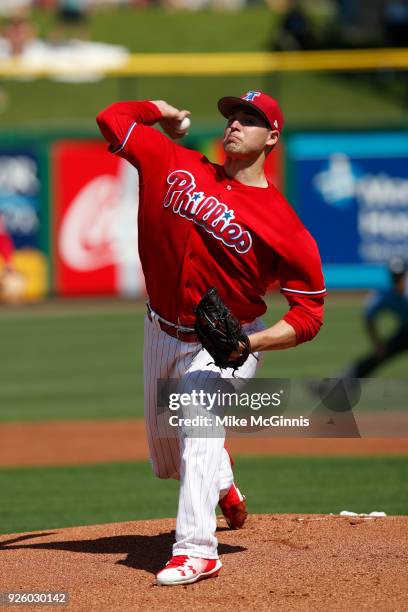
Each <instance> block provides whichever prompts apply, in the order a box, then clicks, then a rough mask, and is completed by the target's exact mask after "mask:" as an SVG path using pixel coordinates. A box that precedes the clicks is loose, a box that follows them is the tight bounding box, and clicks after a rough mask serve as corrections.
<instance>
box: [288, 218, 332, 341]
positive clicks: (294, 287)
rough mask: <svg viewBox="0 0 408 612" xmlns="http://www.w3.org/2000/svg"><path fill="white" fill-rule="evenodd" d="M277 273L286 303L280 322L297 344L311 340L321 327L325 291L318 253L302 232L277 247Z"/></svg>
mask: <svg viewBox="0 0 408 612" xmlns="http://www.w3.org/2000/svg"><path fill="white" fill-rule="evenodd" d="M277 270H278V278H279V283H280V291H281V293H282V294H283V295H284V296H285V297H286V299H287V301H288V303H289V311H288V312H287V314H286V315H285V316H284V317H283V319H284V320H285V321H286V322H287V323H289V325H291V326H292V327H293V328H294V330H295V332H296V342H297V344H301V343H302V342H307V341H308V340H312V338H314V336H315V335H316V334H317V333H318V331H319V329H320V327H321V326H322V325H323V304H324V299H323V298H324V297H325V296H326V295H327V291H326V288H325V286H324V278H323V273H322V265H321V260H320V254H319V250H318V248H317V244H316V242H315V240H314V239H313V238H312V236H311V235H310V233H309V232H308V231H307V229H306V228H304V227H302V228H301V229H300V230H299V231H297V232H296V233H295V234H294V235H292V237H290V238H289V239H287V240H285V242H283V243H281V244H280V245H279V248H278V263H277Z"/></svg>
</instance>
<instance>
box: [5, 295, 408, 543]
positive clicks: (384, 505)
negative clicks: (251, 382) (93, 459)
mask: <svg viewBox="0 0 408 612" xmlns="http://www.w3.org/2000/svg"><path fill="white" fill-rule="evenodd" d="M327 302H328V303H327V313H326V322H325V326H324V327H323V329H322V331H321V332H320V334H319V336H318V337H317V338H316V339H315V340H314V341H313V342H311V343H307V344H304V345H302V346H300V347H297V348H296V349H295V350H288V351H279V352H275V353H269V354H267V356H266V359H265V363H264V366H263V368H262V370H261V371H260V375H261V376H262V377H321V376H330V375H333V374H334V373H335V372H336V371H337V370H338V369H339V368H341V367H342V366H343V365H344V364H345V363H347V362H348V361H349V360H350V359H352V358H354V357H356V356H358V355H360V354H361V353H362V352H363V351H365V350H366V349H367V339H366V337H365V335H364V332H363V328H362V324H361V321H360V311H361V297H358V296H353V295H350V296H336V295H332V296H331V297H330V298H329V299H328V300H327ZM284 309H285V302H284V300H283V298H281V297H280V296H277V297H274V298H273V299H272V300H271V301H270V304H269V310H268V315H267V317H266V319H265V320H266V322H267V323H272V322H273V321H274V320H275V319H277V318H278V317H279V316H280V315H281V314H282V312H283V311H284ZM143 313H144V307H143V305H142V304H141V303H139V304H136V303H135V304H133V303H121V302H119V303H115V302H107V303H102V304H101V303H98V302H95V303H94V305H92V303H91V304H90V302H89V301H87V303H86V306H85V305H84V306H83V307H82V306H81V303H79V304H75V305H71V306H69V305H67V304H62V305H61V304H59V303H57V304H55V305H53V304H52V303H51V304H50V305H45V306H39V307H34V308H29V309H21V310H19V309H17V310H8V309H2V310H0V328H1V343H0V361H1V364H2V367H1V373H0V421H3V422H6V421H20V422H28V421H43V420H64V419H91V420H92V419H95V420H96V419H121V418H129V417H141V415H142V405H143V389H142V323H143ZM407 365H408V356H406V355H405V356H403V357H400V358H399V359H396V360H395V361H394V362H393V363H390V364H389V365H388V366H387V367H385V368H384V369H382V370H381V371H380V372H379V373H378V374H379V375H381V376H387V377H394V378H398V377H400V378H404V377H406V371H407ZM0 434H1V423H0ZM0 452H1V450H0ZM236 474H237V478H238V482H239V483H240V485H242V488H243V490H244V491H245V492H246V493H247V495H248V499H249V506H250V510H251V511H252V512H259V513H264V512H265V513H269V512H272V513H274V512H277V513H279V512H300V513H303V512H308V513H309V512H323V513H326V512H333V513H338V512H340V511H341V510H344V509H347V510H354V511H358V512H366V511H371V510H384V511H385V512H387V513H389V514H404V513H405V514H406V513H407V503H408V499H407V487H406V475H407V459H406V458H404V457H400V458H399V457H392V458H386V457H372V458H370V457H364V458H353V457H344V458H343V457H341V458H340V457H338V458H334V457H323V458H320V457H296V458H295V457H293V458H291V457H285V458H276V457H271V458H267V457H262V458H248V457H242V458H240V459H239V461H238V465H237V469H236ZM0 491H1V495H0V532H1V533H12V532H18V531H30V530H41V529H55V528H59V527H64V526H71V525H82V524H93V523H105V522H111V521H124V520H136V519H148V518H158V517H167V516H175V514H176V504H177V483H176V482H172V481H158V480H157V479H155V478H154V477H153V474H152V472H151V470H150V466H149V465H148V462H147V461H146V462H141V463H114V464H107V465H84V466H79V467H77V466H75V467H49V468H32V469H30V468H21V469H19V468H15V469H4V468H3V469H0Z"/></svg>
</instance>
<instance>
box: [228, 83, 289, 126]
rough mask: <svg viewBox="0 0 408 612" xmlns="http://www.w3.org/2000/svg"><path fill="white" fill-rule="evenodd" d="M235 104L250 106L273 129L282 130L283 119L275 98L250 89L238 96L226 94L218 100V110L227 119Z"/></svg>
mask: <svg viewBox="0 0 408 612" xmlns="http://www.w3.org/2000/svg"><path fill="white" fill-rule="evenodd" d="M237 106H246V107H247V108H252V109H253V110H255V111H256V112H257V113H259V114H260V115H261V116H262V117H263V118H264V119H265V121H266V122H267V123H268V124H269V125H270V127H271V128H272V129H273V130H278V131H279V132H281V131H282V129H283V123H284V119H283V113H282V111H281V109H280V106H279V104H278V102H277V100H275V98H271V96H268V95H267V94H266V93H264V92H263V91H259V90H258V91H252V90H251V91H247V93H246V94H244V95H243V96H241V97H240V98H235V97H233V96H226V97H224V98H221V99H220V100H218V110H219V111H220V113H221V114H222V115H224V117H226V118H227V119H228V117H229V115H230V114H231V112H232V111H233V109H234V108H236V107H237Z"/></svg>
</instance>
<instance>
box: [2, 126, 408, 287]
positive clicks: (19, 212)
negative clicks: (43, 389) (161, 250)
mask: <svg viewBox="0 0 408 612" xmlns="http://www.w3.org/2000/svg"><path fill="white" fill-rule="evenodd" d="M218 136H219V131H218V130H215V129H214V130H208V129H206V130H199V129H197V130H192V132H191V134H190V135H189V136H188V137H187V138H186V139H185V144H186V146H188V147H191V148H194V149H197V150H199V151H201V152H202V153H204V154H205V155H206V156H207V157H209V158H210V159H212V160H213V161H216V162H219V163H222V161H223V150H222V146H221V142H220V139H219V137H218ZM267 174H268V178H270V179H271V180H272V181H273V182H274V183H275V184H276V185H277V186H278V188H280V189H282V190H283V191H284V192H285V193H286V195H287V196H288V198H289V200H290V201H291V203H292V204H293V205H294V206H295V207H296V208H297V210H298V212H299V214H300V216H301V218H302V219H303V221H304V222H305V224H306V226H307V227H308V228H309V229H310V230H311V232H312V233H313V235H314V236H315V238H316V240H317V242H318V244H319V248H320V251H321V254H322V259H323V263H324V268H325V276H326V281H327V285H328V287H329V288H344V289H361V288H374V287H380V286H384V284H385V283H386V281H387V275H386V271H385V270H386V269H385V265H384V264H385V263H386V262H387V261H389V259H390V258H391V257H393V256H396V255H398V256H400V257H403V258H405V259H407V260H408V132H403V131H398V132H397V131H395V132H391V131H388V132H384V131H379V132H355V131H354V132H302V133H297V132H296V133H295V132H293V133H290V132H287V133H286V134H285V135H284V137H283V141H282V142H281V143H280V145H279V146H278V148H277V150H276V151H274V152H273V153H272V154H271V156H270V158H269V160H268V165H267ZM137 195H138V174H137V171H136V170H135V169H134V168H132V167H131V166H130V165H129V164H127V163H126V162H124V161H123V160H122V159H120V158H117V157H115V156H113V155H110V154H109V153H107V151H106V146H105V144H104V143H103V142H102V141H101V140H100V139H99V138H98V137H97V135H96V132H89V133H81V134H80V133H77V134H72V133H71V134H66V133H65V134H64V133H54V134H32V135H29V136H27V135H24V136H22V135H16V134H13V135H10V136H7V135H3V136H1V137H0V210H1V211H2V212H3V213H4V216H5V219H6V224H7V227H8V229H9V231H10V233H11V235H12V237H13V239H14V242H15V245H16V253H15V255H14V263H15V267H16V268H17V269H19V270H21V272H22V273H23V274H24V275H25V276H26V278H27V279H28V284H27V297H28V298H30V299H41V298H42V297H44V296H46V295H48V294H56V295H61V296H75V295H125V296H142V295H143V294H144V281H143V275H142V272H141V269H140V264H139V259H138V252H137V223H136V217H137Z"/></svg>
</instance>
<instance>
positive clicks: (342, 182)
mask: <svg viewBox="0 0 408 612" xmlns="http://www.w3.org/2000/svg"><path fill="white" fill-rule="evenodd" d="M407 47H408V1H407V0H304V1H302V0H247V1H245V0H32V1H30V0H1V1H0V268H1V270H0V275H1V276H2V283H1V291H2V294H1V299H0V329H1V332H0V359H1V369H0V421H1V424H0V460H1V461H2V463H1V465H3V468H2V469H0V490H2V491H3V492H4V495H3V496H2V498H1V499H2V500H3V505H1V504H2V502H1V500H0V517H1V519H2V526H3V527H2V528H3V531H4V532H10V531H12V530H15V531H18V530H24V529H31V528H43V527H46V526H50V525H51V524H52V525H55V526H58V525H59V526H61V525H62V524H78V523H82V522H104V521H108V520H122V519H123V518H137V517H146V518H148V517H150V516H167V515H174V512H175V499H174V496H173V493H172V494H171V495H170V493H169V492H170V491H171V492H172V491H173V489H172V487H173V485H174V483H164V484H163V483H159V484H157V483H155V482H154V481H153V478H152V477H151V476H150V472H149V468H148V466H147V462H146V461H145V460H144V461H142V463H140V464H139V463H138V464H137V465H136V464H135V463H131V464H126V465H125V464H124V463H121V461H122V462H123V461H126V460H128V459H134V458H135V457H133V455H132V448H133V447H132V444H133V445H134V447H135V450H136V446H137V444H139V442H137V443H136V442H132V439H134V438H132V437H130V438H129V440H128V444H129V448H130V451H129V452H130V456H126V453H125V454H124V455H121V454H120V450H119V451H118V452H117V453H116V454H115V453H113V455H109V453H108V454H107V455H106V456H105V457H104V456H103V453H102V455H101V454H99V455H98V456H96V455H95V454H92V453H93V451H92V452H91V451H89V457H87V449H90V448H91V447H95V446H98V447H99V448H100V449H102V450H103V448H104V445H106V447H108V446H109V445H112V442H114V440H112V437H114V435H113V434H112V436H110V437H109V436H108V435H107V434H106V431H109V427H111V428H112V429H111V431H112V432H113V431H117V430H115V427H116V426H119V425H120V424H122V425H123V428H122V429H121V430H120V431H121V434H120V435H124V434H123V432H124V430H126V431H128V432H134V431H135V430H134V429H132V427H138V423H140V421H139V420H138V419H141V418H142V414H143V388H142V371H141V358H142V355H141V349H142V320H143V315H144V298H145V292H144V282H143V277H142V274H141V270H140V266H139V261H138V253H137V225H136V217H137V193H138V175H137V172H136V171H135V170H134V169H133V168H132V167H131V166H130V165H127V164H126V163H125V162H123V161H122V160H120V159H118V158H116V157H115V156H112V155H109V154H108V153H107V151H106V146H105V144H104V142H102V140H101V138H100V136H99V133H98V131H97V128H96V124H95V116H96V114H97V113H98V112H99V111H100V110H101V109H102V108H104V107H106V106H107V105H109V104H110V103H112V102H114V101H117V100H119V99H165V100H167V101H168V102H170V103H171V104H173V105H175V106H178V107H181V108H187V109H189V110H190V111H191V116H192V127H191V130H190V133H189V135H188V136H187V137H186V138H185V139H184V144H185V145H186V146H188V147H191V148H196V149H198V150H200V151H202V152H203V153H205V154H206V155H207V156H208V157H209V158H210V159H212V160H213V161H219V162H222V159H223V157H222V148H221V141H220V136H221V134H222V130H223V127H224V120H223V118H222V117H221V116H220V115H219V113H218V111H217V108H216V101H217V99H218V98H219V97H221V96H223V95H242V94H243V93H244V92H246V91H247V90H249V89H257V88H261V89H263V90H265V91H266V92H267V93H269V94H271V95H273V96H275V97H277V98H278V99H279V100H280V103H281V106H282V108H283V110H284V112H285V116H286V128H285V130H284V133H283V136H282V139H281V142H280V144H279V146H278V148H277V149H276V151H274V153H273V155H272V156H271V159H270V161H269V164H268V175H269V177H270V178H271V179H272V180H273V181H274V182H275V184H276V185H277V187H278V188H279V189H281V190H282V191H283V193H284V194H285V195H286V196H287V198H288V199H289V201H290V202H291V204H292V205H293V206H294V207H295V208H296V210H297V211H298V213H299V215H300V216H301V218H302V220H303V221H304V223H305V224H306V226H307V227H308V228H309V229H310V231H311V232H312V234H313V235H314V236H315V238H316V240H317V242H318V244H319V247H320V252H321V254H322V259H323V264H324V272H325V277H326V283H327V286H328V288H329V290H330V295H329V297H328V298H327V310H326V312H327V314H326V320H325V325H324V327H323V329H322V331H321V332H320V334H319V336H318V337H317V338H316V340H315V341H314V342H312V343H310V344H306V345H303V346H300V347H298V348H297V349H296V350H295V351H284V352H280V353H279V355H277V354H272V353H271V354H268V355H267V356H266V359H265V365H264V368H263V370H262V372H261V375H262V376H264V377H268V376H270V377H316V378H318V377H325V376H336V375H338V373H339V372H344V371H347V372H351V371H353V372H355V371H356V370H355V369H354V370H352V368H354V367H357V366H356V364H357V365H359V364H360V365H361V362H362V361H364V360H367V358H371V360H373V359H374V363H373V364H372V367H371V369H369V371H368V373H365V374H364V375H367V376H368V375H371V376H380V377H385V378H400V379H401V378H404V379H406V377H407V367H408V356H407V352H406V348H407V343H406V337H407V331H406V330H407V327H408V322H407V320H408V315H407V305H406V304H407V301H406V300H407V297H406V283H405V276H404V275H405V269H404V261H405V262H406V261H407V260H408V240H407V238H408V104H407V102H408V48H407ZM396 261H397V264H398V265H399V266H400V269H401V270H402V272H401V273H400V275H399V277H398V278H399V280H398V287H397V288H396V285H395V283H394V281H395V275H394V276H393V275H392V274H390V272H389V265H390V262H394V264H393V265H394V269H395V265H396V264H395V262H396ZM398 262H399V263H398ZM401 266H402V267H401ZM403 277H404V279H403V281H402V282H401V278H403ZM390 292H391V294H392V295H391V297H390ZM393 292H396V293H395V295H396V296H397V297H395V295H394V293H393ZM169 299H171V296H169ZM375 300H377V306H378V301H380V304H381V308H378V307H377V306H375ZM381 300H383V301H382V302H381ZM268 303H269V306H270V307H269V310H268V314H267V317H266V322H267V323H270V324H271V323H272V322H273V321H275V320H276V319H277V318H279V316H280V315H281V314H282V313H283V312H284V310H285V301H284V300H283V299H282V298H281V296H279V294H278V293H277V292H276V291H273V288H272V291H271V293H270V295H269V297H268ZM396 304H397V306H396ZM374 319H375V330H374V332H373V321H374ZM398 334H400V335H401V338H402V340H401V342H400V344H399V345H398V347H397V348H398V350H395V351H394V353H393V354H392V355H391V353H389V354H388V356H387V352H386V351H387V350H388V349H387V346H388V345H387V342H388V341H389V339H390V338H393V337H395V335H398ZM398 337H399V336H398ZM394 344H395V343H394ZM394 349H395V346H394ZM394 349H393V350H394ZM384 357H389V358H384ZM364 363H366V361H364ZM370 363H371V362H370ZM391 408H392V407H391ZM102 421H103V422H104V423H105V425H106V427H107V430H106V431H105V430H104V431H105V434H103V435H105V437H103V435H102V433H101V431H100V430H98V427H99V425H100V422H102ZM74 423H75V424H77V423H79V425H75V427H76V428H75V427H74ZM81 423H82V426H81ZM84 423H87V424H88V426H89V429H88V430H87V431H88V434H87V436H88V437H86V436H85V438H83V437H82V438H80V443H78V444H77V445H76V446H75V440H76V439H77V437H78V436H79V432H81V431H84V430H85V425H84ZM135 423H136V425H135ZM53 424H54V425H55V426H57V425H58V424H59V426H61V427H62V430H61V431H62V432H63V433H62V434H61V436H60V437H58V436H57V434H56V429H55V428H54V429H53V428H52V427H51V429H47V428H48V427H50V426H52V425H53ZM32 427H34V429H30V428H32ZM35 427H36V428H35ZM118 431H119V430H118ZM64 432H65V434H64ZM98 432H99V433H98ZM58 435H59V434H58ZM117 435H118V436H119V437H118V439H117V441H116V446H117V448H119V449H120V447H121V446H122V447H123V446H124V441H123V439H122V438H120V435H119V433H118V434H117ZM132 435H133V433H132ZM98 436H102V437H98ZM78 439H79V438H78ZM53 441H54V442H53ZM47 448H49V449H50V452H49V454H50V457H48V458H46V457H45V454H44V449H47ZM333 449H334V446H332V449H331V451H333ZM356 449H357V450H356V452H358V448H357V447H356ZM68 451H71V455H70V457H71V458H67V459H66V461H64V453H68V454H69V452H68ZM372 452H374V451H373V450H372ZM400 452H401V453H402V454H404V453H405V454H406V449H405V451H404V452H403V451H402V450H401V451H400ZM24 453H26V454H24ZM30 453H31V454H30ZM75 453H78V455H77V457H78V458H80V459H78V458H77V460H76V461H75V460H74V459H73V458H72V456H75ZM143 453H145V454H146V450H145V449H144V450H143V452H142V454H143ZM294 454H296V453H294ZM374 454H376V455H378V452H375V453H374ZM329 455H330V453H329ZM2 456H3V458H2V459H1V457H2ZM67 457H68V455H67ZM112 457H113V458H114V461H115V463H112V464H111V463H109V465H108V466H106V465H103V466H100V465H99V464H100V463H103V461H108V460H109V458H112ZM81 461H83V462H84V465H85V464H86V465H87V467H81V468H78V467H75V468H74V467H67V466H69V465H71V464H72V463H78V462H81ZM271 461H272V459H270V458H268V459H262V460H260V459H259V458H254V457H252V458H246V459H245V460H244V459H242V468H241V470H242V476H241V477H242V479H243V481H244V485H246V486H247V487H248V488H249V491H250V492H251V487H255V488H257V487H258V484H259V489H256V491H255V490H254V498H255V500H258V501H255V506H254V507H253V508H255V510H257V511H301V510H302V508H300V507H299V504H298V500H299V496H298V497H296V498H295V497H291V493H290V491H294V490H297V491H299V490H300V489H301V490H302V491H303V495H304V497H303V500H304V504H303V509H304V510H305V511H310V512H312V511H337V510H341V509H343V508H341V507H340V505H341V502H342V501H343V500H345V499H346V500H348V502H349V504H354V506H355V507H353V508H348V509H356V510H359V511H363V510H368V511H369V510H373V509H376V510H383V509H387V510H388V511H389V512H402V511H403V508H404V507H405V509H406V506H404V503H406V501H407V498H406V489H405V491H404V489H403V487H402V486H401V482H402V473H403V469H406V462H405V459H403V458H402V457H399V458H398V459H397V458H394V459H392V460H391V459H390V458H389V457H385V458H384V457H383V458H382V459H381V458H380V459H379V458H378V457H376V459H375V460H374V459H373V458H372V457H371V456H370V457H368V458H367V459H361V458H360V459H359V460H358V462H357V463H355V462H354V459H350V458H347V459H345V458H342V459H341V460H338V459H336V460H335V459H333V460H332V463H330V461H329V459H328V458H327V457H325V458H324V460H320V459H319V460H317V459H310V460H308V461H305V460H304V458H299V459H295V458H291V461H292V463H290V461H289V463H288V462H287V461H286V460H281V459H279V460H278V459H276V458H275V459H273V461H280V463H279V465H278V464H273V465H274V466H275V467H276V466H277V468H276V469H278V471H279V473H280V474H281V478H282V482H283V481H284V482H288V480H291V479H292V483H293V487H284V489H280V492H279V493H278V494H272V493H271V494H270V497H269V496H268V494H267V493H262V495H261V496H260V497H259V495H260V494H259V491H261V490H264V488H262V475H266V474H270V473H271V472H274V470H273V469H272V470H271V464H270V462H271ZM251 462H252V463H251ZM254 462H255V463H254ZM268 462H269V463H268ZM398 462H399V463H398ZM53 464H55V465H56V464H58V465H63V466H65V467H58V468H56V467H50V466H53ZM97 464H98V465H97ZM374 464H376V465H377V467H376V469H375V470H372V469H371V466H373V465H374ZM23 466H24V467H23ZM90 466H91V467H90ZM254 466H255V467H254ZM328 466H330V468H329V467H328ZM255 469H256V473H257V474H258V480H257V479H255V480H254V479H253V474H254V470H255ZM331 470H333V471H331ZM381 470H382V471H383V472H382V473H383V474H384V479H383V480H384V481H385V480H387V479H388V485H387V486H388V487H390V488H388V489H387V487H386V486H385V485H384V486H383V487H381V488H380V489H379V487H378V481H377V475H378V474H379V473H380V472H381ZM389 470H392V473H393V475H394V477H393V479H392V478H391V479H389V478H388V476H386V475H387V474H388V473H389V472H388V471H389ZM330 471H331V476H330V475H329V472H330ZM333 473H335V474H336V478H335V480H336V482H337V483H338V484H337V487H338V489H336V492H333V489H332V488H330V487H328V482H327V480H326V479H327V478H329V477H330V478H331V479H332V480H333ZM399 473H401V481H400V480H399V478H398V474H399ZM106 479H108V480H106ZM62 482H64V483H65V484H64V485H62V484H61V483H62ZM141 482H143V483H144V484H143V490H144V491H145V492H146V493H145V494H144V497H143V500H141V498H139V497H138V494H136V491H139V493H140V489H141V484H140V483H141ZM312 482H313V483H314V485H313V486H315V489H313V487H312V486H311V483H312ZM257 483H258V484H257ZM174 486H175V485H174ZM163 487H164V488H163ZM90 490H92V491H94V494H92V495H91V496H87V495H84V492H86V491H88V492H89V491H90ZM124 490H126V491H127V492H128V493H129V492H130V491H131V492H132V493H129V494H127V495H125V496H123V495H122V494H121V492H123V491H124ZM47 491H48V493H47ZM162 491H165V494H163V493H162ZM107 492H108V493H107ZM147 492H148V493H147ZM163 495H164V497H163ZM257 495H258V497H257ZM378 495H382V497H380V498H378ZM403 495H405V497H404V499H403V498H402V496H403ZM166 496H167V497H166ZM262 496H263V497H262ZM84 498H86V500H87V501H86V503H85V502H84ZM118 499H120V500H121V501H120V504H119V505H120V508H121V509H120V510H118ZM11 500H13V501H11ZM377 501H378V502H379V504H377V506H378V507H375V508H373V507H371V506H370V504H371V505H372V504H374V505H376V502H377ZM381 504H382V505H383V506H384V507H379V506H381ZM387 504H388V506H387ZM10 507H11V508H13V511H12V512H11V513H10ZM23 507H24V508H26V510H22V508H23ZM50 508H51V509H50ZM62 517H64V518H62Z"/></svg>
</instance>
